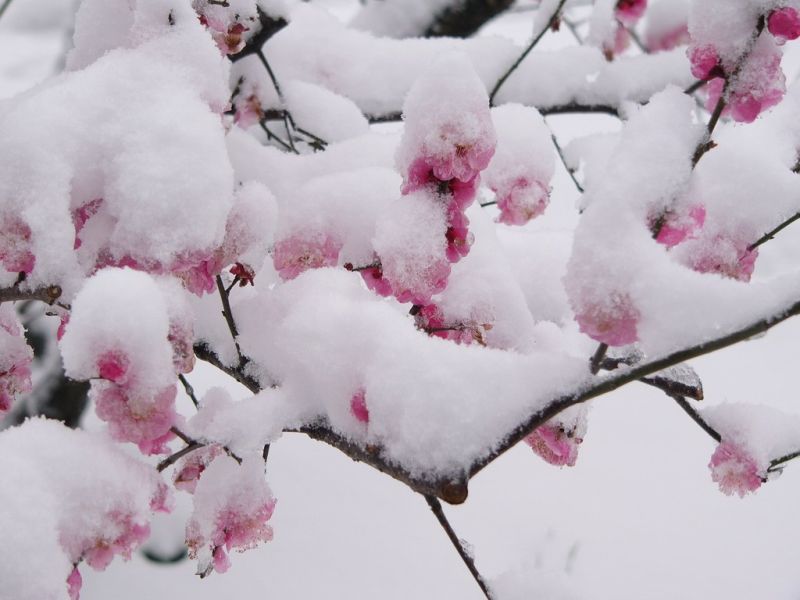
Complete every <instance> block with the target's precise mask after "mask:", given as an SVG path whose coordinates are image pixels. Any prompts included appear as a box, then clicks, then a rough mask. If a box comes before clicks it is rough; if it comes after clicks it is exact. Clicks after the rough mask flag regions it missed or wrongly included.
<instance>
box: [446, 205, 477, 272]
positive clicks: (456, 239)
mask: <svg viewBox="0 0 800 600" xmlns="http://www.w3.org/2000/svg"><path fill="white" fill-rule="evenodd" d="M448 216H449V226H448V227H447V232H446V233H445V237H446V238H447V249H446V250H445V255H446V256H447V260H449V261H450V262H451V263H456V262H458V261H459V260H461V259H462V258H463V257H465V256H466V255H467V254H469V249H470V246H472V242H473V240H474V237H475V236H473V235H472V233H471V232H470V230H469V219H468V218H467V215H465V214H464V213H463V212H461V211H460V210H451V211H450V212H449V215H448Z"/></svg>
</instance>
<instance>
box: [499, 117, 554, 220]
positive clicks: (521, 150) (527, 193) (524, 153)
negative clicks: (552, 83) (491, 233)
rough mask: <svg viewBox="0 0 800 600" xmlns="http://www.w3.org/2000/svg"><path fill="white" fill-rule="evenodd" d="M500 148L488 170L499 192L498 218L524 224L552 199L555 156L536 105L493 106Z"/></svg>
mask: <svg viewBox="0 0 800 600" xmlns="http://www.w3.org/2000/svg"><path fill="white" fill-rule="evenodd" d="M492 121H493V122H494V127H495V130H496V131H497V149H496V151H495V154H494V156H493V157H492V161H491V162H490V163H489V166H488V168H487V169H486V172H485V183H486V185H487V186H488V187H489V188H490V189H491V190H492V191H494V192H495V194H496V198H497V207H498V208H499V209H500V216H499V217H498V221H500V222H501V223H505V224H507V225H524V224H525V223H527V222H528V221H530V220H531V219H533V218H534V217H537V216H539V215H541V214H542V213H543V212H544V210H545V208H546V207H547V204H548V203H549V201H550V180H551V179H552V177H553V173H554V172H555V155H554V150H553V144H552V141H551V139H550V130H549V129H548V128H547V125H546V124H545V122H544V119H543V118H542V116H541V114H539V111H537V110H536V109H535V108H530V107H527V106H522V105H520V104H506V105H503V106H500V107H498V108H495V109H492Z"/></svg>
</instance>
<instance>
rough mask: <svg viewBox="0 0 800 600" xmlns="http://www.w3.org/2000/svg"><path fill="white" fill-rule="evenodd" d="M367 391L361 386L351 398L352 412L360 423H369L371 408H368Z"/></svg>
mask: <svg viewBox="0 0 800 600" xmlns="http://www.w3.org/2000/svg"><path fill="white" fill-rule="evenodd" d="M366 395H367V393H366V390H364V388H359V389H358V390H357V391H356V393H355V394H353V397H352V398H351V399H350V412H351V413H352V415H353V416H354V417H355V418H356V421H358V422H359V423H364V424H367V423H369V408H367V396H366Z"/></svg>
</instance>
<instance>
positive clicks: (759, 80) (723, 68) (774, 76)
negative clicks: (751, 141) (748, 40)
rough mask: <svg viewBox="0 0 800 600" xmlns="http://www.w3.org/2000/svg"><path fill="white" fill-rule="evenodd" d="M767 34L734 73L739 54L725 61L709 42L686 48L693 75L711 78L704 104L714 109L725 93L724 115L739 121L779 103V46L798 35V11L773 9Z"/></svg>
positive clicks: (782, 79)
mask: <svg viewBox="0 0 800 600" xmlns="http://www.w3.org/2000/svg"><path fill="white" fill-rule="evenodd" d="M767 30H768V31H769V33H770V34H771V37H770V36H760V37H759V38H758V39H757V40H756V42H755V44H754V46H753V48H752V51H751V52H750V54H749V55H748V56H747V57H746V61H745V63H744V64H743V65H741V66H740V67H739V69H738V72H737V73H736V76H735V79H734V80H733V81H729V82H728V83H727V90H726V81H727V80H728V79H727V78H729V77H731V76H733V75H734V69H735V68H736V65H737V61H739V60H741V58H740V57H735V58H734V59H733V60H727V59H725V58H724V57H721V56H720V54H719V52H718V51H717V49H716V48H715V47H714V46H713V45H711V44H692V45H691V46H689V49H688V50H687V54H688V56H689V61H690V63H691V67H692V74H693V75H694V76H695V77H697V78H698V79H701V80H710V81H709V83H708V85H707V86H706V92H707V94H708V96H707V102H706V107H707V108H708V109H709V110H713V109H714V107H715V106H716V105H717V103H718V102H719V100H720V98H721V97H722V94H723V92H725V93H726V98H725V102H726V107H725V111H724V113H723V114H729V115H730V116H731V117H732V118H733V119H734V120H735V121H738V122H740V123H752V122H753V121H755V120H756V118H758V116H759V115H760V114H761V113H762V112H764V111H765V110H767V109H769V108H771V107H772V106H775V105H776V104H778V103H779V102H780V101H781V100H782V99H783V95H784V93H785V92H786V80H785V77H784V74H783V70H782V69H781V58H782V52H781V48H780V46H781V45H782V44H784V43H785V42H786V41H788V40H794V39H797V38H798V37H800V13H798V11H797V10H796V9H794V8H792V7H783V8H779V9H776V10H774V11H772V12H771V13H770V14H769V16H768V17H767Z"/></svg>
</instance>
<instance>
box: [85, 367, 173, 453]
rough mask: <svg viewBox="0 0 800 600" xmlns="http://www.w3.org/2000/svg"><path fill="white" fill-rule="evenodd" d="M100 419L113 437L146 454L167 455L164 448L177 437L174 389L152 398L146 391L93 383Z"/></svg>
mask: <svg viewBox="0 0 800 600" xmlns="http://www.w3.org/2000/svg"><path fill="white" fill-rule="evenodd" d="M91 391H92V396H93V397H94V399H95V405H96V411H97V416H98V417H100V419H102V420H103V421H105V422H107V423H108V425H109V430H110V432H111V436H112V437H113V438H114V439H115V440H117V441H121V442H133V443H135V444H137V445H138V446H139V449H140V450H141V451H142V453H144V454H162V453H164V452H167V448H166V446H165V444H166V443H167V442H168V441H170V440H171V439H172V438H173V437H174V436H173V434H172V432H171V431H170V427H172V426H173V425H174V423H175V419H176V413H175V395H176V389H175V386H174V385H173V386H169V387H166V388H164V389H162V390H161V391H159V392H157V393H155V394H151V393H148V392H147V390H136V389H126V388H125V387H122V386H119V385H116V384H113V383H109V382H100V381H95V382H92V390H91Z"/></svg>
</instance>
